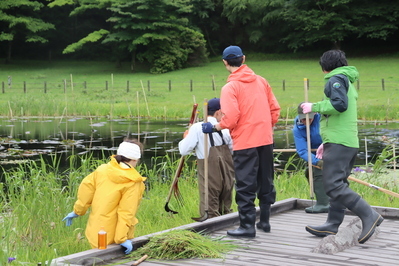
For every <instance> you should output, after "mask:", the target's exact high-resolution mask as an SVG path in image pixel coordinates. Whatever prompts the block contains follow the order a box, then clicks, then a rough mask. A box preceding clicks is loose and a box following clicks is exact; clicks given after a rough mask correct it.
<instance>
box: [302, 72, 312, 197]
mask: <svg viewBox="0 0 399 266" xmlns="http://www.w3.org/2000/svg"><path fill="white" fill-rule="evenodd" d="M303 82H304V90H305V102H308V79H307V78H304V79H303ZM306 141H307V145H308V169H309V187H310V198H311V199H313V198H314V191H313V168H312V151H311V149H310V148H311V145H310V144H311V143H310V120H309V113H307V114H306Z"/></svg>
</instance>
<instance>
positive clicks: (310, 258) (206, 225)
mask: <svg viewBox="0 0 399 266" xmlns="http://www.w3.org/2000/svg"><path fill="white" fill-rule="evenodd" d="M311 204H312V202H311V201H309V200H302V199H295V198H293V199H287V200H283V201H279V202H276V203H275V204H273V206H272V215H271V218H270V224H271V227H272V229H271V232H270V233H265V232H263V231H261V230H258V231H257V235H256V237H255V238H233V237H229V236H227V235H226V231H227V230H228V229H234V228H236V227H237V224H238V214H237V213H233V214H227V215H224V216H221V217H216V218H212V219H208V220H206V221H204V222H202V223H199V222H196V223H192V224H188V225H184V226H181V227H177V228H174V229H171V230H175V229H190V230H195V231H203V230H205V231H206V232H207V233H209V234H211V235H212V236H214V237H220V236H226V237H225V239H229V240H233V241H234V243H235V244H236V245H237V246H238V247H237V249H235V250H233V251H231V252H229V253H227V254H225V257H224V258H222V259H187V260H174V261H166V260H162V261H157V260H152V259H151V258H149V259H147V260H146V261H144V262H142V263H141V264H140V266H160V265H198V266H204V265H207V266H209V265H233V266H234V265H237V266H238V265H241V266H246V265H248V266H249V265H251V266H252V265H254V266H256V265H299V266H305V265H306V266H308V265H362V266H370V265H399V209H398V208H386V207H374V209H375V210H376V211H378V212H379V213H380V214H381V215H383V217H384V218H385V220H384V222H383V223H382V224H381V226H380V227H379V228H378V229H377V233H376V234H375V236H373V237H372V238H370V240H369V241H367V242H366V243H365V244H362V245H360V244H357V245H355V246H352V247H350V248H348V249H345V250H344V251H341V252H338V253H336V254H334V255H327V254H321V253H313V252H312V250H313V249H314V248H315V247H316V246H318V245H319V243H320V241H322V240H323V238H319V237H316V236H313V235H311V234H309V233H308V232H306V230H305V226H306V225H321V224H323V223H324V222H325V220H326V217H327V214H325V213H323V214H308V213H305V211H304V208H305V207H308V206H310V205H311ZM257 211H258V214H259V208H257ZM355 218H356V216H353V215H350V213H348V214H347V215H345V219H344V222H343V223H342V225H341V226H340V230H342V229H345V228H346V227H347V226H348V224H349V223H350V222H351V221H352V220H353V219H355ZM346 229H347V228H346ZM167 231H168V230H167ZM344 231H345V230H343V231H342V232H344ZM158 233H162V232H158ZM150 237H151V235H147V236H141V237H137V238H135V239H134V240H133V244H134V247H135V248H139V247H140V246H142V245H144V244H145V243H147V242H148V240H149V238H150ZM337 239H338V238H337ZM351 239H353V237H352V238H351ZM132 254H133V255H134V252H133V253H132ZM123 256H124V254H123V252H122V249H121V247H120V246H119V245H115V244H114V245H109V246H108V248H107V249H106V250H98V249H92V250H88V251H84V252H80V253H76V254H71V255H68V256H65V257H61V258H57V259H56V260H54V261H53V263H52V264H51V265H52V266H53V265H54V266H58V265H69V266H77V265H115V266H117V265H118V266H128V265H129V266H130V265H132V264H133V262H134V261H132V259H131V258H130V259H129V260H127V259H124V258H123Z"/></svg>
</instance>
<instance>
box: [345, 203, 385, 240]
mask: <svg viewBox="0 0 399 266" xmlns="http://www.w3.org/2000/svg"><path fill="white" fill-rule="evenodd" d="M350 210H351V211H352V212H353V213H354V214H356V215H357V216H359V218H360V219H361V220H362V232H361V233H360V236H359V239H358V241H359V243H360V244H363V243H364V242H366V241H367V240H368V239H369V238H370V237H371V236H372V235H373V234H374V231H375V228H376V227H377V226H379V225H380V224H381V223H382V222H383V221H384V218H382V216H381V215H380V214H379V213H377V212H376V211H375V210H373V209H372V208H371V206H370V205H369V204H368V203H367V202H366V201H365V200H364V199H362V198H359V200H358V201H357V202H356V204H355V205H354V206H353V207H351V208H350Z"/></svg>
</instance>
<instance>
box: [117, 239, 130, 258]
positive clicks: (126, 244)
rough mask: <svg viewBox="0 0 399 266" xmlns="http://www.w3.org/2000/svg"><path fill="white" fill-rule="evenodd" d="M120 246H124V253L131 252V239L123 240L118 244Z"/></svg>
mask: <svg viewBox="0 0 399 266" xmlns="http://www.w3.org/2000/svg"><path fill="white" fill-rule="evenodd" d="M120 245H121V246H122V247H124V248H126V250H125V254H126V255H127V254H129V253H130V252H132V250H133V244H132V241H130V240H129V239H128V240H126V241H125V242H123V243H122V244H120Z"/></svg>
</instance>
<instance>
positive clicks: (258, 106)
mask: <svg viewBox="0 0 399 266" xmlns="http://www.w3.org/2000/svg"><path fill="white" fill-rule="evenodd" d="M220 105H221V110H222V112H223V114H224V116H223V117H222V119H221V121H220V123H219V125H220V126H221V127H222V128H228V129H229V130H230V134H231V137H232V139H233V150H235V151H236V150H243V149H249V148H254V147H259V146H263V145H269V144H273V127H274V125H275V124H276V123H277V121H278V118H279V116H280V105H279V104H278V102H277V99H276V97H275V96H274V94H273V92H272V88H271V87H270V85H269V83H268V82H267V81H266V79H264V78H263V77H261V76H259V75H256V74H255V73H254V72H253V71H252V69H250V68H249V67H248V66H247V65H245V64H244V65H242V66H241V67H240V68H238V69H237V70H236V71H234V72H233V73H231V74H230V75H229V77H228V79H227V84H226V85H224V86H223V88H222V92H221V97H220Z"/></svg>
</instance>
